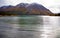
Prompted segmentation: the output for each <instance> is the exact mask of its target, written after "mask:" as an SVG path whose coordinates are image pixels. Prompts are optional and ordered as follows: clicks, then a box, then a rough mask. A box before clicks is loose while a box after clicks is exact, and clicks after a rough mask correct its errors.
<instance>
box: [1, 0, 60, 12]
mask: <svg viewBox="0 0 60 38" xmlns="http://www.w3.org/2000/svg"><path fill="white" fill-rule="evenodd" d="M22 2H23V3H39V4H42V5H43V6H45V7H46V8H48V9H50V10H51V11H52V12H53V13H58V12H60V11H59V10H60V7H59V6H60V0H0V6H4V5H17V4H19V3H22Z"/></svg>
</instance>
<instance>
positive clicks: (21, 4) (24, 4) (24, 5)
mask: <svg viewBox="0 0 60 38" xmlns="http://www.w3.org/2000/svg"><path fill="white" fill-rule="evenodd" d="M27 5H28V3H20V4H18V5H16V7H26V6H27Z"/></svg>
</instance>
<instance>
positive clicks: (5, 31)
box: [0, 16, 60, 38]
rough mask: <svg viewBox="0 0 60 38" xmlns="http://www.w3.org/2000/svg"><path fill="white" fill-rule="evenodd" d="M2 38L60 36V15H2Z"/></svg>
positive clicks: (57, 37)
mask: <svg viewBox="0 0 60 38" xmlns="http://www.w3.org/2000/svg"><path fill="white" fill-rule="evenodd" d="M0 38H60V17H58V16H2V17H0Z"/></svg>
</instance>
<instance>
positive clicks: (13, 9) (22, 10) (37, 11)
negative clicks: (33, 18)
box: [0, 3, 54, 15]
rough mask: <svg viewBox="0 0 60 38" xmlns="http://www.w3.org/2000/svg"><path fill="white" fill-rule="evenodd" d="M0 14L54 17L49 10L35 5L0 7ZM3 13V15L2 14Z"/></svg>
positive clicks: (21, 4)
mask: <svg viewBox="0 0 60 38" xmlns="http://www.w3.org/2000/svg"><path fill="white" fill-rule="evenodd" d="M0 12H1V13H2V12H4V13H6V14H7V13H9V14H22V15H23V14H28V15H54V14H53V13H52V12H51V11H50V10H49V9H47V8H45V7H44V6H43V5H41V4H37V3H32V4H28V3H20V4H18V5H16V6H11V5H9V6H3V7H0ZM1 13H0V14H1ZM4 13H3V14H4Z"/></svg>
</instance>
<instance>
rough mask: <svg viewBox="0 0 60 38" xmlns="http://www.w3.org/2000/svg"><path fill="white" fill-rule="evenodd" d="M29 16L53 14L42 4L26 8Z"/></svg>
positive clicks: (34, 4)
mask: <svg viewBox="0 0 60 38" xmlns="http://www.w3.org/2000/svg"><path fill="white" fill-rule="evenodd" d="M26 8H27V11H28V14H37V15H53V13H52V12H51V11H50V10H49V9H47V8H45V7H44V6H43V5H41V4H37V3H32V4H29V5H28V6H26Z"/></svg>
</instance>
